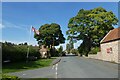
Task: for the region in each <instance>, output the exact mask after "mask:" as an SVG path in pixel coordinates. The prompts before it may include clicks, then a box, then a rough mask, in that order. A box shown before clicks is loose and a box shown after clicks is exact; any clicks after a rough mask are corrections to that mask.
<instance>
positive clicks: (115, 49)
mask: <svg viewBox="0 0 120 80" xmlns="http://www.w3.org/2000/svg"><path fill="white" fill-rule="evenodd" d="M100 43H101V44H100V47H101V52H99V53H98V55H100V56H98V58H99V59H102V60H105V61H111V62H116V63H119V61H120V27H119V28H115V29H113V30H110V31H109V32H108V34H107V35H106V36H105V37H104V38H103V39H102V40H101V42H100Z"/></svg>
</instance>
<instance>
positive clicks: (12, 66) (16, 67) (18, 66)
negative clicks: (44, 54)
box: [2, 58, 55, 73]
mask: <svg viewBox="0 0 120 80" xmlns="http://www.w3.org/2000/svg"><path fill="white" fill-rule="evenodd" d="M54 59H55V58H51V59H40V60H37V61H29V62H27V63H26V62H19V63H8V64H4V65H3V67H2V72H3V73H9V72H18V71H23V70H29V69H36V68H42V67H47V66H49V65H50V64H51V62H52V61H53V60H54Z"/></svg>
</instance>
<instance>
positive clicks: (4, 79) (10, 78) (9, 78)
mask: <svg viewBox="0 0 120 80" xmlns="http://www.w3.org/2000/svg"><path fill="white" fill-rule="evenodd" d="M1 80H20V78H18V77H17V76H10V75H6V74H2V79H1Z"/></svg>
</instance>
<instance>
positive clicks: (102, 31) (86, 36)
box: [67, 7, 118, 56]
mask: <svg viewBox="0 0 120 80" xmlns="http://www.w3.org/2000/svg"><path fill="white" fill-rule="evenodd" d="M117 23H118V19H117V18H116V16H115V15H114V14H113V12H112V11H106V10H105V9H104V8H102V7H98V8H94V9H91V10H84V9H81V10H79V12H78V14H77V15H76V16H75V17H72V18H71V19H70V20H69V23H68V28H69V30H68V31H67V33H68V35H69V34H71V35H72V36H74V37H73V38H74V39H76V40H83V43H82V45H81V46H82V47H84V51H83V52H85V53H86V56H88V53H89V51H90V50H91V48H92V47H95V46H99V45H100V41H101V39H102V38H103V37H104V36H105V35H106V34H107V33H108V31H109V30H111V29H113V25H117Z"/></svg>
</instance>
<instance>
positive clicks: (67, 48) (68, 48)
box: [66, 44, 70, 54]
mask: <svg viewBox="0 0 120 80" xmlns="http://www.w3.org/2000/svg"><path fill="white" fill-rule="evenodd" d="M66 50H67V53H68V54H69V53H70V44H66Z"/></svg>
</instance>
